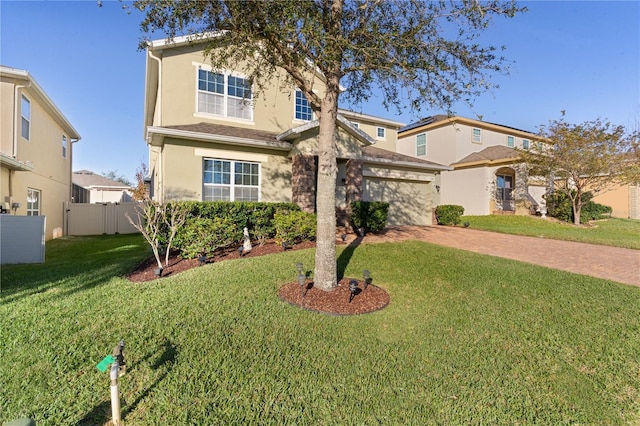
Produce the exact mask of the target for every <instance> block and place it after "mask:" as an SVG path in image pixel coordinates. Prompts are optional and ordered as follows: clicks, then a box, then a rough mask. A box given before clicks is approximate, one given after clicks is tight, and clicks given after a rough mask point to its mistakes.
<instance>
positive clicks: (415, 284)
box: [0, 235, 640, 426]
mask: <svg viewBox="0 0 640 426" xmlns="http://www.w3.org/2000/svg"><path fill="white" fill-rule="evenodd" d="M148 254H149V251H148V249H147V247H146V246H145V244H144V243H143V240H142V238H141V237H139V236H124V235H119V236H105V237H95V238H79V237H77V238H65V239H58V240H54V241H51V242H49V243H47V263H46V264H45V265H15V266H3V267H2V279H1V283H2V304H1V306H0V330H2V336H1V339H0V371H1V372H2V373H1V374H0V424H4V422H6V421H8V420H11V419H14V418H18V417H22V416H30V417H32V418H34V419H35V420H36V421H37V424H38V426H42V425H93V424H104V423H105V422H107V421H108V419H109V416H110V406H109V378H108V373H100V372H99V371H98V370H97V369H96V367H95V366H96V364H97V363H98V362H99V361H100V360H101V359H102V358H103V357H104V356H105V355H107V354H109V353H110V352H111V350H112V348H113V346H114V345H115V344H116V343H117V342H118V341H119V340H120V339H124V340H125V342H126V348H125V354H126V359H127V362H128V371H127V374H126V375H125V376H124V377H122V378H121V380H120V386H121V392H122V397H123V403H122V406H123V413H124V421H125V423H126V424H127V425H174V424H175V425H178V424H194V425H212V424H273V425H280V424H297V425H303V424H326V425H332V424H335V425H350V424H366V425H370V424H394V425H395V424H411V425H423V424H447V425H458V424H464V425H466V424H509V425H511V424H553V425H556V424H598V425H600V424H638V422H640V357H639V356H638V354H640V288H637V287H631V286H624V285H621V284H617V283H614V282H610V281H605V280H600V279H596V278H589V277H584V276H578V275H573V274H569V273H564V272H559V271H553V270H549V269H546V268H541V267H536V266H532V265H528V264H524V263H519V262H513V261H507V260H503V259H498V258H494V257H488V256H483V255H478V254H475V253H470V252H464V251H458V250H454V249H449V248H444V247H438V246H434V245H430V244H426V243H421V242H404V243H394V244H386V243H385V244H371V245H364V246H360V247H357V248H356V249H355V250H350V249H345V251H340V252H339V258H340V259H339V260H340V262H339V263H340V265H341V268H343V267H344V268H346V275H347V276H354V277H359V276H360V275H361V272H362V270H363V269H365V268H367V269H370V270H371V273H372V277H373V278H374V284H377V285H379V286H382V287H384V288H385V289H386V290H387V291H388V292H389V293H390V295H391V303H390V305H389V306H388V307H387V308H386V309H384V310H382V311H379V312H376V313H373V314H367V315H361V316H351V317H339V316H328V315H322V314H317V313H311V312H308V311H304V310H301V309H298V308H296V307H293V306H291V305H289V304H287V303H284V302H282V301H280V300H279V299H278V298H277V296H276V292H277V289H278V288H279V286H280V285H282V284H283V283H285V282H287V281H292V280H294V278H295V275H296V268H295V263H296V262H298V261H302V262H304V264H305V267H306V269H309V270H310V269H312V265H313V258H314V256H313V250H304V251H288V252H284V253H279V254H275V255H271V256H264V257H258V258H245V259H239V260H233V261H226V262H221V263H217V264H211V265H207V266H204V267H201V268H197V269H194V270H191V271H188V272H185V273H182V274H179V275H176V276H174V277H169V278H163V279H162V280H158V281H154V282H149V283H142V284H134V283H131V282H129V281H127V280H126V279H124V278H122V276H123V275H124V274H125V273H126V272H127V271H128V270H130V269H131V268H132V267H133V266H134V265H135V264H136V263H137V262H138V261H140V260H141V259H142V258H144V257H146V256H147V255H148Z"/></svg>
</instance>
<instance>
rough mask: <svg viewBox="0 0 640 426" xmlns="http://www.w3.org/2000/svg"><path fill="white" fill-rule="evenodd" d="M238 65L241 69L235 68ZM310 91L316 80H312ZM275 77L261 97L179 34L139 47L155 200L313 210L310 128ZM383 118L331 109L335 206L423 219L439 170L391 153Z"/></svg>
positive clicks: (313, 131) (296, 96)
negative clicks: (383, 206)
mask: <svg viewBox="0 0 640 426" xmlns="http://www.w3.org/2000/svg"><path fill="white" fill-rule="evenodd" d="M239 69H241V67H240V68H239ZM315 81H316V88H315V89H317V91H318V92H319V93H321V92H322V91H323V90H324V86H323V84H324V83H323V79H322V76H317V78H316V79H315ZM283 82H284V78H282V79H280V80H274V81H273V82H272V84H269V85H267V87H266V88H265V90H264V92H263V93H261V94H260V95H258V96H255V93H254V90H253V88H252V87H251V85H250V84H249V82H248V81H247V80H246V79H245V78H244V76H243V75H242V74H241V73H238V72H236V71H235V70H213V69H212V68H211V66H210V65H208V64H207V63H206V61H205V59H204V58H203V46H202V45H198V44H196V43H190V42H189V40H188V38H186V37H178V38H175V39H174V40H173V42H171V43H168V42H165V41H164V40H160V41H154V42H151V43H150V45H149V47H148V49H147V67H146V87H145V108H144V110H145V128H146V141H147V144H148V146H149V172H150V179H151V185H150V186H151V191H150V193H151V196H152V198H153V199H155V200H158V201H161V202H162V201H169V200H203V201H208V200H222V201H267V202H283V201H292V202H295V203H297V204H298V205H300V206H301V208H303V209H304V210H306V211H314V210H315V201H316V200H315V185H316V172H317V139H318V122H317V120H316V117H315V116H314V114H313V111H312V110H311V108H310V107H309V103H308V102H307V99H306V98H305V97H304V96H303V95H302V93H301V92H299V91H297V90H295V89H294V88H292V87H286V88H283ZM401 126H402V123H398V122H396V121H392V120H386V119H382V118H378V117H373V116H370V115H367V114H360V113H355V112H351V111H345V110H341V111H340V112H339V116H338V120H337V127H338V137H337V144H338V146H337V151H338V178H337V190H336V207H337V213H338V217H339V219H340V221H342V222H344V220H345V215H346V213H347V207H348V205H349V203H350V202H351V201H355V200H360V199H361V200H365V201H387V202H389V203H390V211H389V223H390V224H398V225H400V224H401V225H408V224H419V225H425V224H430V223H431V209H432V208H433V207H434V206H435V205H434V194H435V193H436V190H435V185H434V181H435V180H436V178H437V176H436V175H437V173H439V172H440V171H443V170H449V169H450V168H449V167H447V166H443V165H441V164H437V163H434V162H432V161H428V160H426V159H420V158H415V157H411V156H408V155H403V154H399V153H397V152H396V144H397V131H398V129H399V128H400V127H401Z"/></svg>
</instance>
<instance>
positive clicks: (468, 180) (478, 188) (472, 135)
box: [397, 115, 546, 215]
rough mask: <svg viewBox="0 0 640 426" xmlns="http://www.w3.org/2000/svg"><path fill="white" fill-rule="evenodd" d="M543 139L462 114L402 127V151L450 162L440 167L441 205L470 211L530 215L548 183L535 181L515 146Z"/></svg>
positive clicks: (400, 143)
mask: <svg viewBox="0 0 640 426" xmlns="http://www.w3.org/2000/svg"><path fill="white" fill-rule="evenodd" d="M537 143H541V142H540V138H539V137H538V136H536V135H535V134H533V133H529V132H526V131H523V130H518V129H514V128H511V127H507V126H502V125H498V124H492V123H487V122H484V121H480V120H473V119H469V118H464V117H459V116H452V117H450V116H446V115H436V116H432V117H427V118H425V119H424V120H421V121H419V122H417V123H413V124H410V125H408V126H405V127H403V128H402V129H400V130H399V133H398V143H397V149H398V152H399V153H402V154H405V155H410V156H414V157H417V158H424V159H427V158H428V159H429V160H431V161H434V162H436V163H441V164H446V165H449V166H451V168H452V170H445V171H442V173H441V175H440V178H439V180H438V181H437V182H436V183H437V185H438V190H439V191H438V192H439V195H440V196H439V200H438V202H437V204H457V205H461V206H463V207H464V209H465V214H468V215H488V214H494V213H505V212H507V213H510V212H514V213H517V214H529V213H530V212H531V211H532V209H535V208H537V206H538V205H539V204H540V202H541V201H542V195H543V194H544V193H545V190H546V188H545V183H544V182H541V181H535V180H534V179H531V178H530V177H529V175H528V173H527V170H526V167H524V166H523V164H522V163H520V161H519V158H518V157H519V156H518V152H517V151H516V149H529V148H530V147H531V146H532V144H537Z"/></svg>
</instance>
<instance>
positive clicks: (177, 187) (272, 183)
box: [156, 138, 291, 202]
mask: <svg viewBox="0 0 640 426" xmlns="http://www.w3.org/2000/svg"><path fill="white" fill-rule="evenodd" d="M204 158H216V159H228V160H243V161H252V162H259V163H260V201H268V202H276V201H277V202H285V201H291V183H290V182H291V162H290V160H289V159H288V158H287V156H286V154H284V153H281V152H276V151H270V150H266V149H264V150H260V149H255V148H253V149H251V148H249V147H229V146H227V145H223V144H215V143H206V142H195V141H185V140H180V139H170V138H168V139H165V144H164V147H163V150H162V156H161V160H160V162H161V164H160V165H156V171H158V172H159V173H161V175H162V179H163V180H164V181H165V185H164V194H163V199H164V200H165V201H170V200H202V189H203V182H202V180H203V177H202V176H203V159H204ZM158 169H160V170H158ZM156 190H157V189H156Z"/></svg>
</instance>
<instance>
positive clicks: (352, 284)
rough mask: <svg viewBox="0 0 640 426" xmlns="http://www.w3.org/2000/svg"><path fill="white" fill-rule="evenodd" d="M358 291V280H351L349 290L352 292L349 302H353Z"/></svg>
mask: <svg viewBox="0 0 640 426" xmlns="http://www.w3.org/2000/svg"><path fill="white" fill-rule="evenodd" d="M357 291H358V281H356V280H351V281H349V292H350V293H351V294H349V303H351V301H352V300H353V298H354V297H356V292H357Z"/></svg>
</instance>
